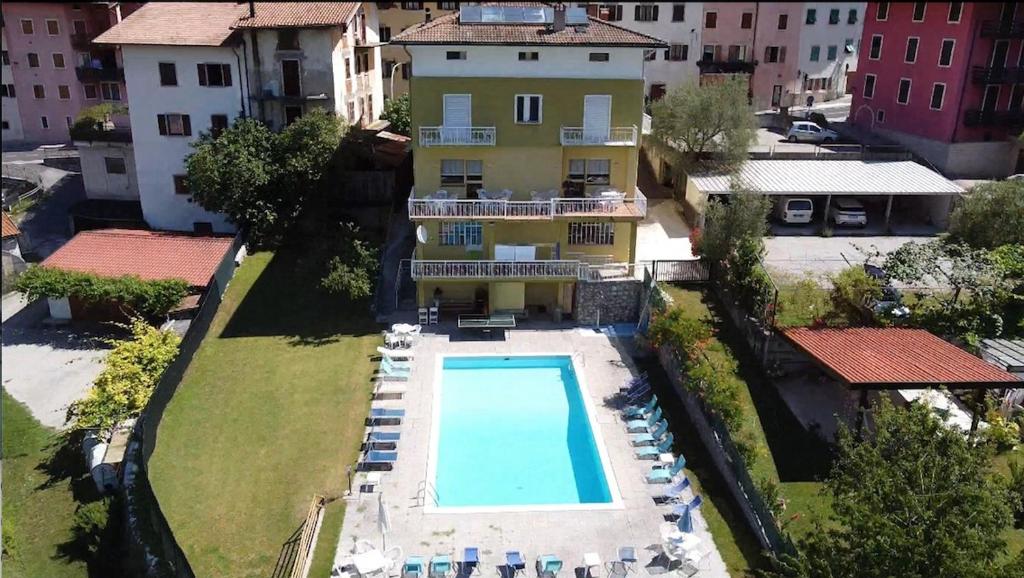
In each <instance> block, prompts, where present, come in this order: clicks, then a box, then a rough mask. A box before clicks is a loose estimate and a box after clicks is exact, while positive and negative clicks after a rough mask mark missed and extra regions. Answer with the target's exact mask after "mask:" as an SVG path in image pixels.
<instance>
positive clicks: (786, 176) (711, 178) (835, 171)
mask: <svg viewBox="0 0 1024 578" xmlns="http://www.w3.org/2000/svg"><path fill="white" fill-rule="evenodd" d="M736 177H737V178H738V179H739V180H740V182H742V183H743V184H744V185H746V186H747V187H750V188H751V189H753V190H755V191H757V192H760V193H763V194H765V195H791V194H838V195H959V194H961V193H963V192H964V189H963V188H962V187H960V185H958V184H956V183H954V182H953V181H951V180H949V179H947V178H946V177H944V176H942V175H940V174H939V173H937V172H935V171H933V170H931V169H929V168H928V167H925V166H922V165H919V164H917V163H915V162H913V161H859V160H843V161H838V160H748V161H746V162H744V163H743V166H742V168H741V169H740V171H739V173H738V174H737V175H736ZM732 178H733V177H732V176H730V175H722V174H703V175H694V176H692V177H691V180H692V181H693V184H694V185H695V186H696V187H697V188H698V189H700V190H701V191H702V192H704V193H729V192H731V191H732Z"/></svg>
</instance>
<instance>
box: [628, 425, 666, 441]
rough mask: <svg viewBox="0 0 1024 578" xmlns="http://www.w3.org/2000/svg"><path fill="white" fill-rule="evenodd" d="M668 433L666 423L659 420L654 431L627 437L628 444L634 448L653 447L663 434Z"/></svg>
mask: <svg viewBox="0 0 1024 578" xmlns="http://www.w3.org/2000/svg"><path fill="white" fill-rule="evenodd" d="M666 433H668V422H667V421H665V420H661V421H659V422H658V425H657V426H655V428H654V431H652V432H650V433H638V434H632V435H631V436H629V443H631V444H633V445H634V446H653V445H655V444H657V443H658V442H659V441H661V440H662V438H664V437H665V434H666Z"/></svg>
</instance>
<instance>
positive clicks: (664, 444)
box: [633, 432, 676, 460]
mask: <svg viewBox="0 0 1024 578" xmlns="http://www.w3.org/2000/svg"><path fill="white" fill-rule="evenodd" d="M675 441H676V438H675V435H674V434H673V433H672V432H668V435H667V436H665V439H663V440H661V442H660V443H659V444H658V445H656V446H640V447H638V448H637V449H636V450H635V451H634V452H633V455H634V456H635V457H636V459H638V460H656V459H658V456H660V455H661V454H667V453H671V452H672V444H673V443H675Z"/></svg>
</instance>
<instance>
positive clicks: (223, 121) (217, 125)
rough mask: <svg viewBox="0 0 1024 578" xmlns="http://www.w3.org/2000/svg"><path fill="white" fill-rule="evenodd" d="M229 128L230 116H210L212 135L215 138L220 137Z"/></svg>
mask: <svg viewBox="0 0 1024 578" xmlns="http://www.w3.org/2000/svg"><path fill="white" fill-rule="evenodd" d="M227 128H228V115H226V114H211V115H210V134H211V135H213V138H217V137H218V136H220V133H222V132H224V131H225V130H227Z"/></svg>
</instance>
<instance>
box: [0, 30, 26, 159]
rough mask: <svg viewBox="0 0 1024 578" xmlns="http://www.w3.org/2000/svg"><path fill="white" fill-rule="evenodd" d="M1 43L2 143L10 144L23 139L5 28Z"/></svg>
mask: <svg viewBox="0 0 1024 578" xmlns="http://www.w3.org/2000/svg"><path fill="white" fill-rule="evenodd" d="M0 38H2V42H3V80H2V83H0V84H2V87H0V114H2V115H3V141H4V142H5V143H12V142H16V141H20V140H22V139H24V138H25V133H24V132H23V131H22V130H21V114H19V112H18V99H17V96H18V95H17V94H16V93H15V90H14V73H13V72H12V71H11V58H10V55H9V54H8V52H7V28H6V27H4V28H3V32H2V33H0Z"/></svg>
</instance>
